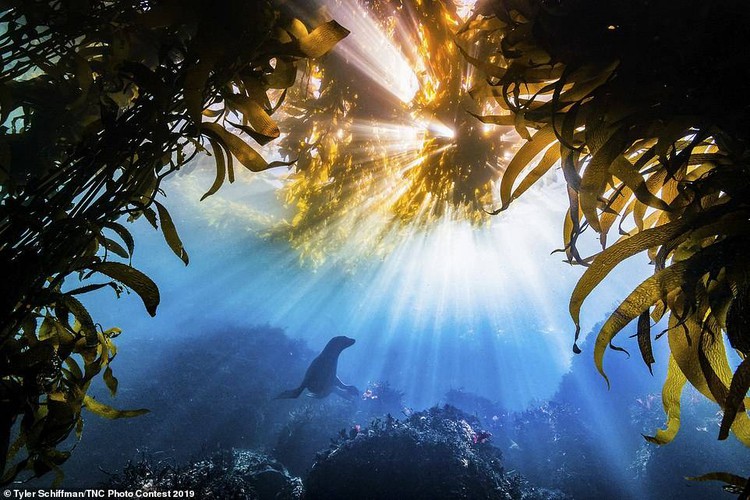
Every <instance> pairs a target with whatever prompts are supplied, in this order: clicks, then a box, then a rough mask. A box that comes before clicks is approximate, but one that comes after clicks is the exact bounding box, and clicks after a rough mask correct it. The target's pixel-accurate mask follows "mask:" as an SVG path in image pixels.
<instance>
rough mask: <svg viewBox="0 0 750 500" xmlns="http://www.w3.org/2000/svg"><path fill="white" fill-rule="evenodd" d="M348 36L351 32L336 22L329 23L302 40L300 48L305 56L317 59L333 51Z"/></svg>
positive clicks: (300, 40)
mask: <svg viewBox="0 0 750 500" xmlns="http://www.w3.org/2000/svg"><path fill="white" fill-rule="evenodd" d="M348 34H349V30H348V29H346V28H344V27H343V26H341V25H340V24H339V23H337V22H336V21H328V22H327V23H325V24H321V25H320V26H318V27H317V28H315V29H314V30H312V31H311V32H310V33H309V34H308V35H305V36H303V37H302V38H300V39H299V48H300V51H301V52H302V53H303V54H304V55H305V56H307V57H309V58H312V59H315V58H316V57H320V56H322V55H324V54H325V53H327V52H328V51H329V50H331V49H332V48H333V46H334V45H336V44H337V43H338V42H340V41H341V40H343V39H344V38H345V37H346V36H347V35H348Z"/></svg>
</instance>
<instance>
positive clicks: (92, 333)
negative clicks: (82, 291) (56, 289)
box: [61, 295, 98, 347]
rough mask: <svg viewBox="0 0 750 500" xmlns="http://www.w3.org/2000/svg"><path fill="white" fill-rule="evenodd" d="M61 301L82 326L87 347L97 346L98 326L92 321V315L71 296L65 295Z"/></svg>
mask: <svg viewBox="0 0 750 500" xmlns="http://www.w3.org/2000/svg"><path fill="white" fill-rule="evenodd" d="M61 301H62V303H63V304H64V305H65V307H67V308H68V310H69V311H70V312H72V313H73V315H74V316H75V317H76V319H77V320H78V322H79V323H80V324H81V329H82V330H83V333H84V335H85V336H86V345H87V346H88V347H92V346H95V345H97V343H98V340H97V338H96V326H95V325H94V320H93V319H91V315H90V314H89V312H88V311H87V310H86V308H85V307H84V306H83V304H81V302H80V301H79V300H78V299H76V298H75V297H71V296H70V295H63V296H62V298H61Z"/></svg>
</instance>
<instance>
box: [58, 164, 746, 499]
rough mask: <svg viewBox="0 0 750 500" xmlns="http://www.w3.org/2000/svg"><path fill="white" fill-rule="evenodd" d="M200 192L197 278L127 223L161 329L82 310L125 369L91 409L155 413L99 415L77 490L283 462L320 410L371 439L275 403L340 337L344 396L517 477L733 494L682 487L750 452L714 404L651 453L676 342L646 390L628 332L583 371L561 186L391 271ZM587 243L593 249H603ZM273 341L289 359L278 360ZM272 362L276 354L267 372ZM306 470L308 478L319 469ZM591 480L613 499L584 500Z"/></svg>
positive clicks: (191, 222) (394, 261) (408, 239)
mask: <svg viewBox="0 0 750 500" xmlns="http://www.w3.org/2000/svg"><path fill="white" fill-rule="evenodd" d="M191 176H192V177H190V176H184V177H179V178H176V179H174V180H172V181H171V183H170V184H169V185H167V186H166V191H167V192H168V193H169V198H168V199H167V201H166V202H165V204H166V206H167V207H168V208H169V209H170V211H171V212H172V215H173V218H174V220H175V223H176V224H177V227H178V229H179V232H180V234H181V237H182V239H183V241H184V243H185V246H186V248H187V250H188V252H189V254H190V265H189V266H187V267H185V266H184V265H183V264H182V263H181V262H180V260H179V259H178V258H176V257H175V256H174V255H173V254H172V253H171V252H170V251H169V249H168V248H167V246H166V244H165V243H164V241H163V238H162V236H161V235H160V234H159V233H158V232H156V231H154V230H153V229H152V228H151V227H150V226H148V224H146V223H145V222H144V221H137V222H136V223H134V224H133V225H132V226H131V227H132V229H133V232H134V234H135V239H136V242H137V243H136V252H135V258H134V260H133V265H134V266H135V267H137V268H139V269H141V270H143V271H144V272H146V273H147V274H148V275H149V276H151V277H152V278H153V279H154V281H156V282H157V283H158V285H159V287H160V290H161V296H162V302H161V305H160V306H159V311H158V314H157V316H156V317H155V318H151V317H149V316H148V315H147V313H146V312H145V310H144V309H143V307H142V304H141V303H140V301H139V299H138V297H137V296H136V295H134V294H131V295H128V296H124V297H123V298H121V299H119V300H117V299H115V298H114V297H112V296H110V295H108V294H106V293H100V292H96V293H94V294H91V296H90V297H88V300H87V302H86V304H87V306H88V307H89V310H90V311H91V313H92V315H93V317H94V318H96V320H97V321H98V322H100V323H101V324H102V326H104V327H105V328H107V327H110V326H119V327H121V328H122V329H123V332H124V333H123V334H122V336H121V337H119V338H118V347H119V349H120V353H119V354H118V356H117V359H116V360H115V361H114V363H113V368H114V370H115V375H116V376H117V377H118V378H119V381H120V390H119V393H118V395H117V397H116V398H115V399H114V400H111V399H110V398H109V396H108V395H107V393H106V390H105V389H104V388H103V387H101V386H97V387H94V393H95V394H96V395H97V396H98V397H99V398H100V399H102V400H103V401H105V402H111V403H112V405H113V406H116V407H122V408H136V407H144V406H145V407H148V408H149V409H150V410H151V413H150V414H148V415H146V416H144V417H140V418H136V419H130V420H120V421H113V422H105V421H102V420H101V419H98V418H97V417H95V416H92V415H87V416H86V422H87V424H86V428H85V431H84V435H83V439H82V441H81V442H80V444H78V446H77V448H76V450H75V452H74V454H73V457H72V458H71V459H70V461H69V462H68V464H66V466H65V470H66V474H67V478H68V479H67V481H68V484H69V485H84V486H89V485H91V484H92V483H96V482H97V481H100V480H103V479H106V474H104V473H103V472H101V471H99V470H97V467H100V468H101V469H103V470H105V471H111V472H116V471H117V470H119V469H121V468H122V467H123V466H124V464H125V463H126V461H127V460H129V459H134V458H137V456H138V455H139V453H142V452H145V451H148V452H149V453H152V454H156V456H157V457H162V458H164V459H168V460H173V461H175V462H180V461H183V460H187V459H189V458H190V457H196V456H199V455H200V454H201V453H203V452H205V451H206V450H213V449H216V448H219V447H244V448H253V447H263V448H265V449H266V450H270V451H271V452H273V449H274V447H275V446H277V445H278V441H276V439H277V438H276V435H277V434H278V432H279V429H280V428H281V427H282V426H283V424H284V422H285V419H289V418H291V417H290V415H293V414H294V412H295V411H299V410H301V409H305V408H310V407H312V408H314V409H315V411H321V412H325V411H329V409H330V408H334V410H335V411H338V412H339V413H341V412H344V413H346V412H347V411H348V412H349V413H346V418H348V419H349V420H348V421H347V422H350V423H351V424H354V423H357V424H361V425H362V426H366V425H367V424H368V421H367V419H368V418H369V416H370V414H371V413H372V410H370V409H367V408H369V407H365V406H362V405H364V404H365V403H363V402H361V401H360V402H355V403H352V404H354V405H360V406H359V407H356V408H355V407H350V408H349V409H346V408H344V407H342V406H341V405H345V404H347V403H346V402H344V401H343V400H341V401H330V400H324V401H318V400H310V399H309V398H300V399H299V400H291V401H270V396H272V395H273V394H275V393H277V392H278V391H280V390H283V389H288V388H290V387H293V386H294V385H295V384H296V382H298V381H299V380H300V379H301V377H302V374H303V373H304V367H305V366H306V363H307V362H308V361H309V359H310V357H311V356H313V355H314V354H315V353H317V352H318V351H320V349H322V347H323V346H324V345H325V343H326V342H327V341H328V339H330V338H331V337H333V336H335V335H347V336H349V337H352V338H355V339H356V341H357V342H356V344H355V345H354V346H352V347H351V348H349V349H347V350H346V351H344V352H343V353H342V355H341V358H340V362H339V376H340V378H341V379H342V380H343V381H344V382H346V383H348V384H354V385H356V386H357V387H358V388H359V389H360V391H364V389H366V388H368V387H372V384H375V383H383V382H388V383H389V384H390V386H391V387H393V388H395V389H397V390H399V391H401V392H403V404H402V405H398V406H402V407H403V408H389V411H394V412H397V411H399V410H403V411H406V412H408V411H411V410H414V411H418V410H422V409H425V408H428V407H430V406H433V405H436V404H444V403H447V402H448V403H453V404H457V403H458V404H463V405H464V408H463V409H464V410H465V411H467V412H470V413H474V414H476V415H478V416H479V417H480V418H482V419H484V420H485V423H486V425H487V427H488V428H490V429H491V430H493V444H495V446H497V447H499V448H500V449H501V450H502V451H503V453H504V456H505V459H506V461H507V464H506V468H507V469H514V470H516V471H517V472H519V473H521V474H525V475H527V477H528V478H529V480H530V481H532V482H533V481H536V482H538V483H544V482H547V483H549V484H545V486H549V487H559V488H565V487H568V488H573V491H572V493H575V494H576V496H577V497H581V498H586V497H590V498H596V497H597V496H598V495H601V494H604V493H602V492H606V494H608V495H610V496H611V495H612V494H614V495H615V496H616V497H620V498H677V497H680V498H685V497H687V498H711V497H713V496H718V497H720V496H721V494H722V493H721V490H720V488H719V487H718V486H717V485H716V484H713V485H705V484H697V483H688V482H686V481H685V480H684V479H683V476H689V475H699V474H703V473H705V472H710V471H713V470H731V471H737V470H738V468H740V466H741V464H742V461H741V460H739V459H738V457H742V456H743V455H742V453H743V452H744V450H743V449H742V448H741V447H740V446H739V445H737V444H736V443H718V442H716V439H715V436H716V434H717V432H718V427H717V423H716V421H715V415H714V412H715V408H713V407H711V406H710V405H709V404H707V403H703V402H702V401H701V400H700V399H699V398H697V397H694V395H693V396H690V397H686V398H685V399H686V405H687V409H686V410H685V411H684V413H685V414H686V423H685V425H684V426H683V427H684V428H683V429H682V431H681V433H680V435H679V437H678V439H677V440H676V442H675V443H673V444H671V445H670V446H668V447H666V448H661V449H657V448H656V447H653V446H651V445H647V444H646V443H645V441H644V440H643V438H642V437H641V435H640V433H650V432H654V431H655V430H656V428H657V427H658V426H660V425H661V424H662V423H663V416H662V413H661V409H660V406H661V403H660V397H659V394H660V388H661V382H662V380H663V377H664V372H665V369H666V360H667V353H666V350H665V349H666V345H665V343H666V342H665V341H662V342H657V343H656V345H655V350H656V354H657V363H656V365H655V367H654V368H655V374H654V376H651V375H650V374H649V373H648V370H647V369H646V367H645V365H644V364H643V362H642V361H641V360H640V359H639V356H638V349H637V345H636V344H635V341H634V339H629V338H627V337H628V334H627V333H623V334H622V339H621V340H620V344H621V345H624V346H626V347H627V348H628V349H629V350H630V351H631V353H632V355H633V356H632V357H631V358H630V359H627V358H626V356H624V355H622V354H621V353H616V352H610V353H608V354H607V356H606V358H605V367H606V368H607V370H608V373H610V375H611V376H610V379H611V380H612V383H613V387H612V389H611V390H609V391H608V390H607V388H606V384H605V382H604V380H603V379H602V378H601V377H600V376H599V375H598V374H597V373H596V371H595V369H594V368H593V360H592V356H591V349H590V348H588V343H590V341H591V340H592V339H593V337H592V339H589V342H588V343H587V342H584V353H583V354H582V355H580V356H575V357H574V355H573V354H572V350H571V346H572V334H573V326H572V323H571V321H570V319H569V317H568V313H567V299H568V297H569V294H570V292H571V290H572V288H573V286H574V284H575V282H576V280H577V278H578V277H579V276H580V274H581V272H582V269H581V268H579V267H574V266H569V265H567V264H565V263H563V262H561V257H560V254H550V252H551V251H552V250H554V249H556V248H558V247H559V241H560V236H559V235H560V233H561V231H560V225H561V221H562V218H563V217H562V215H563V214H562V211H563V207H564V206H565V203H564V201H565V198H564V191H563V190H562V187H561V184H560V183H559V182H558V181H557V180H555V179H554V178H552V179H550V180H549V181H548V182H547V183H546V185H545V186H543V187H542V188H541V189H539V190H537V191H535V192H534V193H530V194H529V196H528V202H526V201H524V200H521V201H519V202H518V203H517V204H516V206H515V207H513V208H512V209H511V210H510V211H509V212H508V213H505V214H503V216H501V217H498V218H497V219H496V220H494V221H493V223H492V224H491V226H489V227H483V228H470V227H468V226H466V225H464V224H461V223H451V224H443V225H441V226H440V227H439V228H436V229H433V230H432V231H422V232H412V233H408V234H406V233H405V235H404V236H403V241H397V243H396V244H395V246H394V247H393V248H392V249H391V250H390V251H389V252H388V253H387V254H385V255H377V256H372V257H367V256H364V257H361V256H358V258H357V259H356V263H353V261H352V258H351V257H352V255H351V254H339V255H332V256H331V257H330V259H329V261H328V262H326V263H324V264H322V265H318V266H314V265H311V264H310V263H304V262H300V259H299V255H298V254H297V252H296V251H295V250H294V249H293V248H291V247H290V246H289V245H288V244H286V243H284V242H281V241H271V240H269V239H267V238H264V237H263V232H264V231H263V229H264V227H263V223H262V222H258V220H257V218H254V217H253V216H252V215H248V213H245V212H242V211H238V210H237V207H238V206H244V207H249V208H248V210H251V211H252V212H253V213H271V214H275V215H278V214H280V213H283V211H284V208H283V207H282V206H281V205H280V203H279V202H277V201H276V197H275V193H274V191H273V182H266V181H258V180H257V179H256V180H253V181H245V182H242V181H240V182H238V185H234V186H229V187H227V188H225V189H224V190H223V191H222V192H221V193H220V194H219V195H217V196H216V197H215V199H212V198H209V199H208V200H207V201H205V202H203V203H202V204H201V203H198V202H197V199H198V198H199V195H197V196H196V189H198V188H196V186H198V187H200V186H201V185H202V184H201V183H203V184H205V186H207V185H208V184H210V177H209V174H208V173H205V172H203V171H202V170H201V169H200V168H199V169H197V171H196V172H193V173H192V174H191ZM248 182H249V183H248ZM205 186H204V188H205ZM590 240H591V241H584V242H583V244H584V247H585V248H587V249H589V250H590V251H595V249H596V241H595V238H594V236H590ZM360 257H361V258H360ZM649 271H650V268H649V267H648V265H647V263H645V262H643V261H642V260H637V259H636V260H633V261H632V262H631V261H629V262H627V263H625V264H624V265H623V266H622V268H621V269H618V270H617V271H616V272H615V273H614V274H613V275H612V276H610V278H608V280H607V282H606V283H605V284H603V285H602V286H601V287H600V288H598V289H597V291H596V292H595V294H594V295H593V296H592V298H591V299H590V300H589V302H588V303H587V305H586V307H585V308H584V311H583V318H584V321H583V332H589V331H591V330H592V329H594V328H595V326H596V325H597V323H600V322H601V321H602V320H603V319H604V318H605V317H606V315H607V313H608V312H610V311H611V310H612V308H613V306H614V305H616V303H617V300H618V299H622V298H624V297H625V296H626V295H627V293H628V292H629V290H630V289H632V287H633V286H634V285H635V284H637V283H638V282H639V281H640V280H641V279H643V278H645V277H646V276H647V275H648V273H649ZM630 333H632V331H631V332H630ZM263 338H267V339H271V340H268V341H267V343H266V344H263V341H260V340H259V339H263ZM295 341H296V343H294V342H295ZM288 342H291V343H288ZM279 345H283V346H285V347H283V348H281V351H283V352H286V353H287V354H288V358H284V357H283V356H282V357H278V356H279V352H281V351H278V352H277V351H272V350H273V349H277V348H278V347H279ZM264 346H265V347H264ZM284 349H286V351H284ZM271 352H273V356H277V357H276V358H274V359H273V360H271V361H269V359H264V357H266V358H268V356H270V354H269V353H271ZM267 361H269V362H268V363H267ZM449 391H453V392H452V393H450V394H452V396H449V395H448V394H449ZM456 395H459V396H461V397H459V398H457V396H456ZM335 398H336V396H331V398H329V399H335ZM550 401H553V402H555V404H558V403H559V404H563V405H566V406H564V409H560V408H562V407H557V406H549V404H550V403H549V402H550ZM326 405H329V406H326ZM330 405H334V406H330ZM335 405H339V406H335ZM545 405H547V406H545ZM341 408H344V409H343V410H342V409H341ZM347 408H348V407H347ZM550 408H552V410H550ZM334 410H330V411H334ZM368 412H370V413H368ZM524 412H526V413H524ZM550 412H552V413H554V415H553V414H552V413H550ZM524 415H525V416H524ZM395 416H400V415H395ZM566 419H567V420H566ZM712 419H713V420H712ZM514 422H515V423H514ZM704 424H705V425H704ZM493 425H494V427H493ZM704 427H705V429H704ZM322 444H323V447H325V445H326V443H325V442H323V443H322ZM745 456H746V454H745ZM297 459H298V462H299V463H300V464H302V465H300V467H303V466H304V464H305V463H307V462H306V460H307V461H308V462H309V463H311V462H312V460H314V455H313V456H311V457H295V460H297ZM550 471H557V472H555V473H554V474H553V473H552V472H550ZM302 472H303V471H298V472H297V473H300V474H301V473H302ZM745 472H747V471H745ZM597 481H598V483H597ZM587 483H592V484H593V483H596V484H599V486H596V485H595V486H591V487H588V488H583V487H582V488H579V489H575V488H576V487H575V486H571V485H575V484H578V485H583V484H587ZM596 488H600V489H596ZM587 492H588V493H589V494H590V495H588V494H587Z"/></svg>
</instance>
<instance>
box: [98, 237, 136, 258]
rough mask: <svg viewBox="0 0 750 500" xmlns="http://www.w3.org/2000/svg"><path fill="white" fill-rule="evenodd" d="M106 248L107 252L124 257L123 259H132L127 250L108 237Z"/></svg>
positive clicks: (105, 238) (105, 239)
mask: <svg viewBox="0 0 750 500" xmlns="http://www.w3.org/2000/svg"><path fill="white" fill-rule="evenodd" d="M104 248H106V249H107V251H109V252H112V253H113V254H115V255H117V256H118V257H122V258H123V259H127V258H129V257H130V254H129V253H128V252H127V250H125V249H124V248H122V245H120V244H119V243H117V242H116V241H114V240H111V239H109V238H107V237H104Z"/></svg>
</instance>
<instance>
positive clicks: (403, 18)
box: [276, 0, 517, 262]
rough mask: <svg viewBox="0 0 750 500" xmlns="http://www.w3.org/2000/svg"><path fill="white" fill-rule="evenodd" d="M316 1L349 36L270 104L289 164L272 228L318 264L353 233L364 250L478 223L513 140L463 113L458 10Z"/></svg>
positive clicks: (446, 5)
mask: <svg viewBox="0 0 750 500" xmlns="http://www.w3.org/2000/svg"><path fill="white" fill-rule="evenodd" d="M325 5H326V7H328V8H329V9H330V11H331V12H332V13H333V14H334V17H336V16H337V15H340V16H345V15H349V16H351V18H352V21H351V22H352V23H353V24H352V25H351V26H348V27H349V28H350V29H352V30H353V35H352V38H353V39H352V40H348V41H347V42H348V43H344V46H343V47H341V50H340V51H338V52H339V53H337V54H332V57H330V58H327V59H326V60H325V61H323V62H318V61H312V62H310V64H309V67H308V68H307V71H306V73H305V79H304V84H303V85H301V86H299V87H296V88H294V89H291V90H290V94H289V98H288V99H287V101H286V103H285V106H284V108H283V109H282V112H283V114H284V115H285V116H284V118H282V123H283V124H284V126H285V128H287V129H288V130H289V134H287V135H285V136H284V137H283V138H282V139H281V140H280V142H279V143H280V145H281V150H282V153H283V154H285V155H286V156H288V157H289V158H290V159H296V162H295V164H294V167H293V171H292V173H291V174H290V176H289V180H288V182H287V183H286V184H285V185H284V187H283V189H282V195H283V197H284V201H285V203H287V204H288V205H289V206H291V207H292V208H293V210H294V215H293V216H292V217H291V218H290V220H289V221H287V223H286V224H283V225H282V226H281V227H279V228H278V229H277V230H276V233H277V234H279V235H281V236H282V237H284V238H286V239H288V240H289V241H290V242H291V243H292V245H293V246H294V247H295V248H297V249H298V250H299V251H300V254H301V255H302V257H303V258H304V259H305V260H308V261H313V262H321V261H323V260H325V258H326V257H327V256H328V255H329V254H330V253H332V252H334V251H335V250H338V249H340V248H341V247H344V246H346V245H347V244H351V240H352V239H353V237H352V235H353V234H354V235H356V236H354V237H355V238H358V239H359V240H361V241H358V242H357V243H358V245H359V246H360V247H365V248H367V250H366V251H365V252H362V253H367V254H370V253H373V252H375V251H377V249H381V248H382V249H385V250H388V249H389V245H388V242H387V237H388V236H389V235H392V234H403V231H402V230H403V229H404V228H406V227H418V228H425V227H431V226H432V225H433V224H434V223H435V222H436V221H437V220H440V219H443V218H452V219H460V220H470V221H472V222H473V223H475V224H481V223H484V222H487V221H488V220H489V217H488V216H487V214H486V213H484V212H483V211H482V207H484V206H487V205H488V204H491V203H492V202H493V199H494V198H493V185H494V182H495V181H496V180H497V179H498V178H499V176H500V173H501V172H502V171H503V169H504V168H505V165H506V164H507V158H508V157H510V155H511V153H512V150H513V149H514V148H515V146H516V142H517V141H516V137H515V134H514V133H513V132H512V130H511V131H509V132H510V134H509V135H502V134H495V133H492V134H490V133H488V130H485V128H486V127H485V126H483V125H482V124H481V123H478V122H476V120H475V119H474V118H473V117H472V116H471V115H470V114H468V113H467V112H466V109H469V110H471V111H473V112H476V113H480V112H482V111H487V109H485V108H480V107H477V106H476V105H475V102H474V101H473V100H472V99H471V98H470V96H469V95H468V92H467V90H468V88H469V87H470V85H471V82H472V81H473V79H474V75H475V72H474V70H473V68H472V67H471V66H470V65H469V64H468V63H467V61H466V59H465V58H464V57H462V55H461V53H460V51H459V49H458V48H457V45H456V44H454V43H453V40H454V38H462V37H463V35H462V34H461V33H460V32H459V30H460V28H461V25H462V23H463V19H462V17H461V16H462V12H460V11H459V10H458V9H457V7H456V5H455V3H454V2H453V1H450V0H448V1H445V0H425V1H422V2H411V1H403V0H388V1H362V2H360V1H357V0H330V1H327V2H325ZM345 13H347V14H345ZM345 19H346V18H345ZM358 37H359V38H358ZM358 44H359V45H358ZM365 44H366V45H365ZM479 45H480V46H478V47H476V48H475V50H472V52H482V51H484V50H486V47H485V46H484V45H483V44H479ZM372 73H375V75H373V74H372ZM368 75H369V76H368ZM489 109H492V108H489ZM361 228H366V229H364V230H363V229H361Z"/></svg>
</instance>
